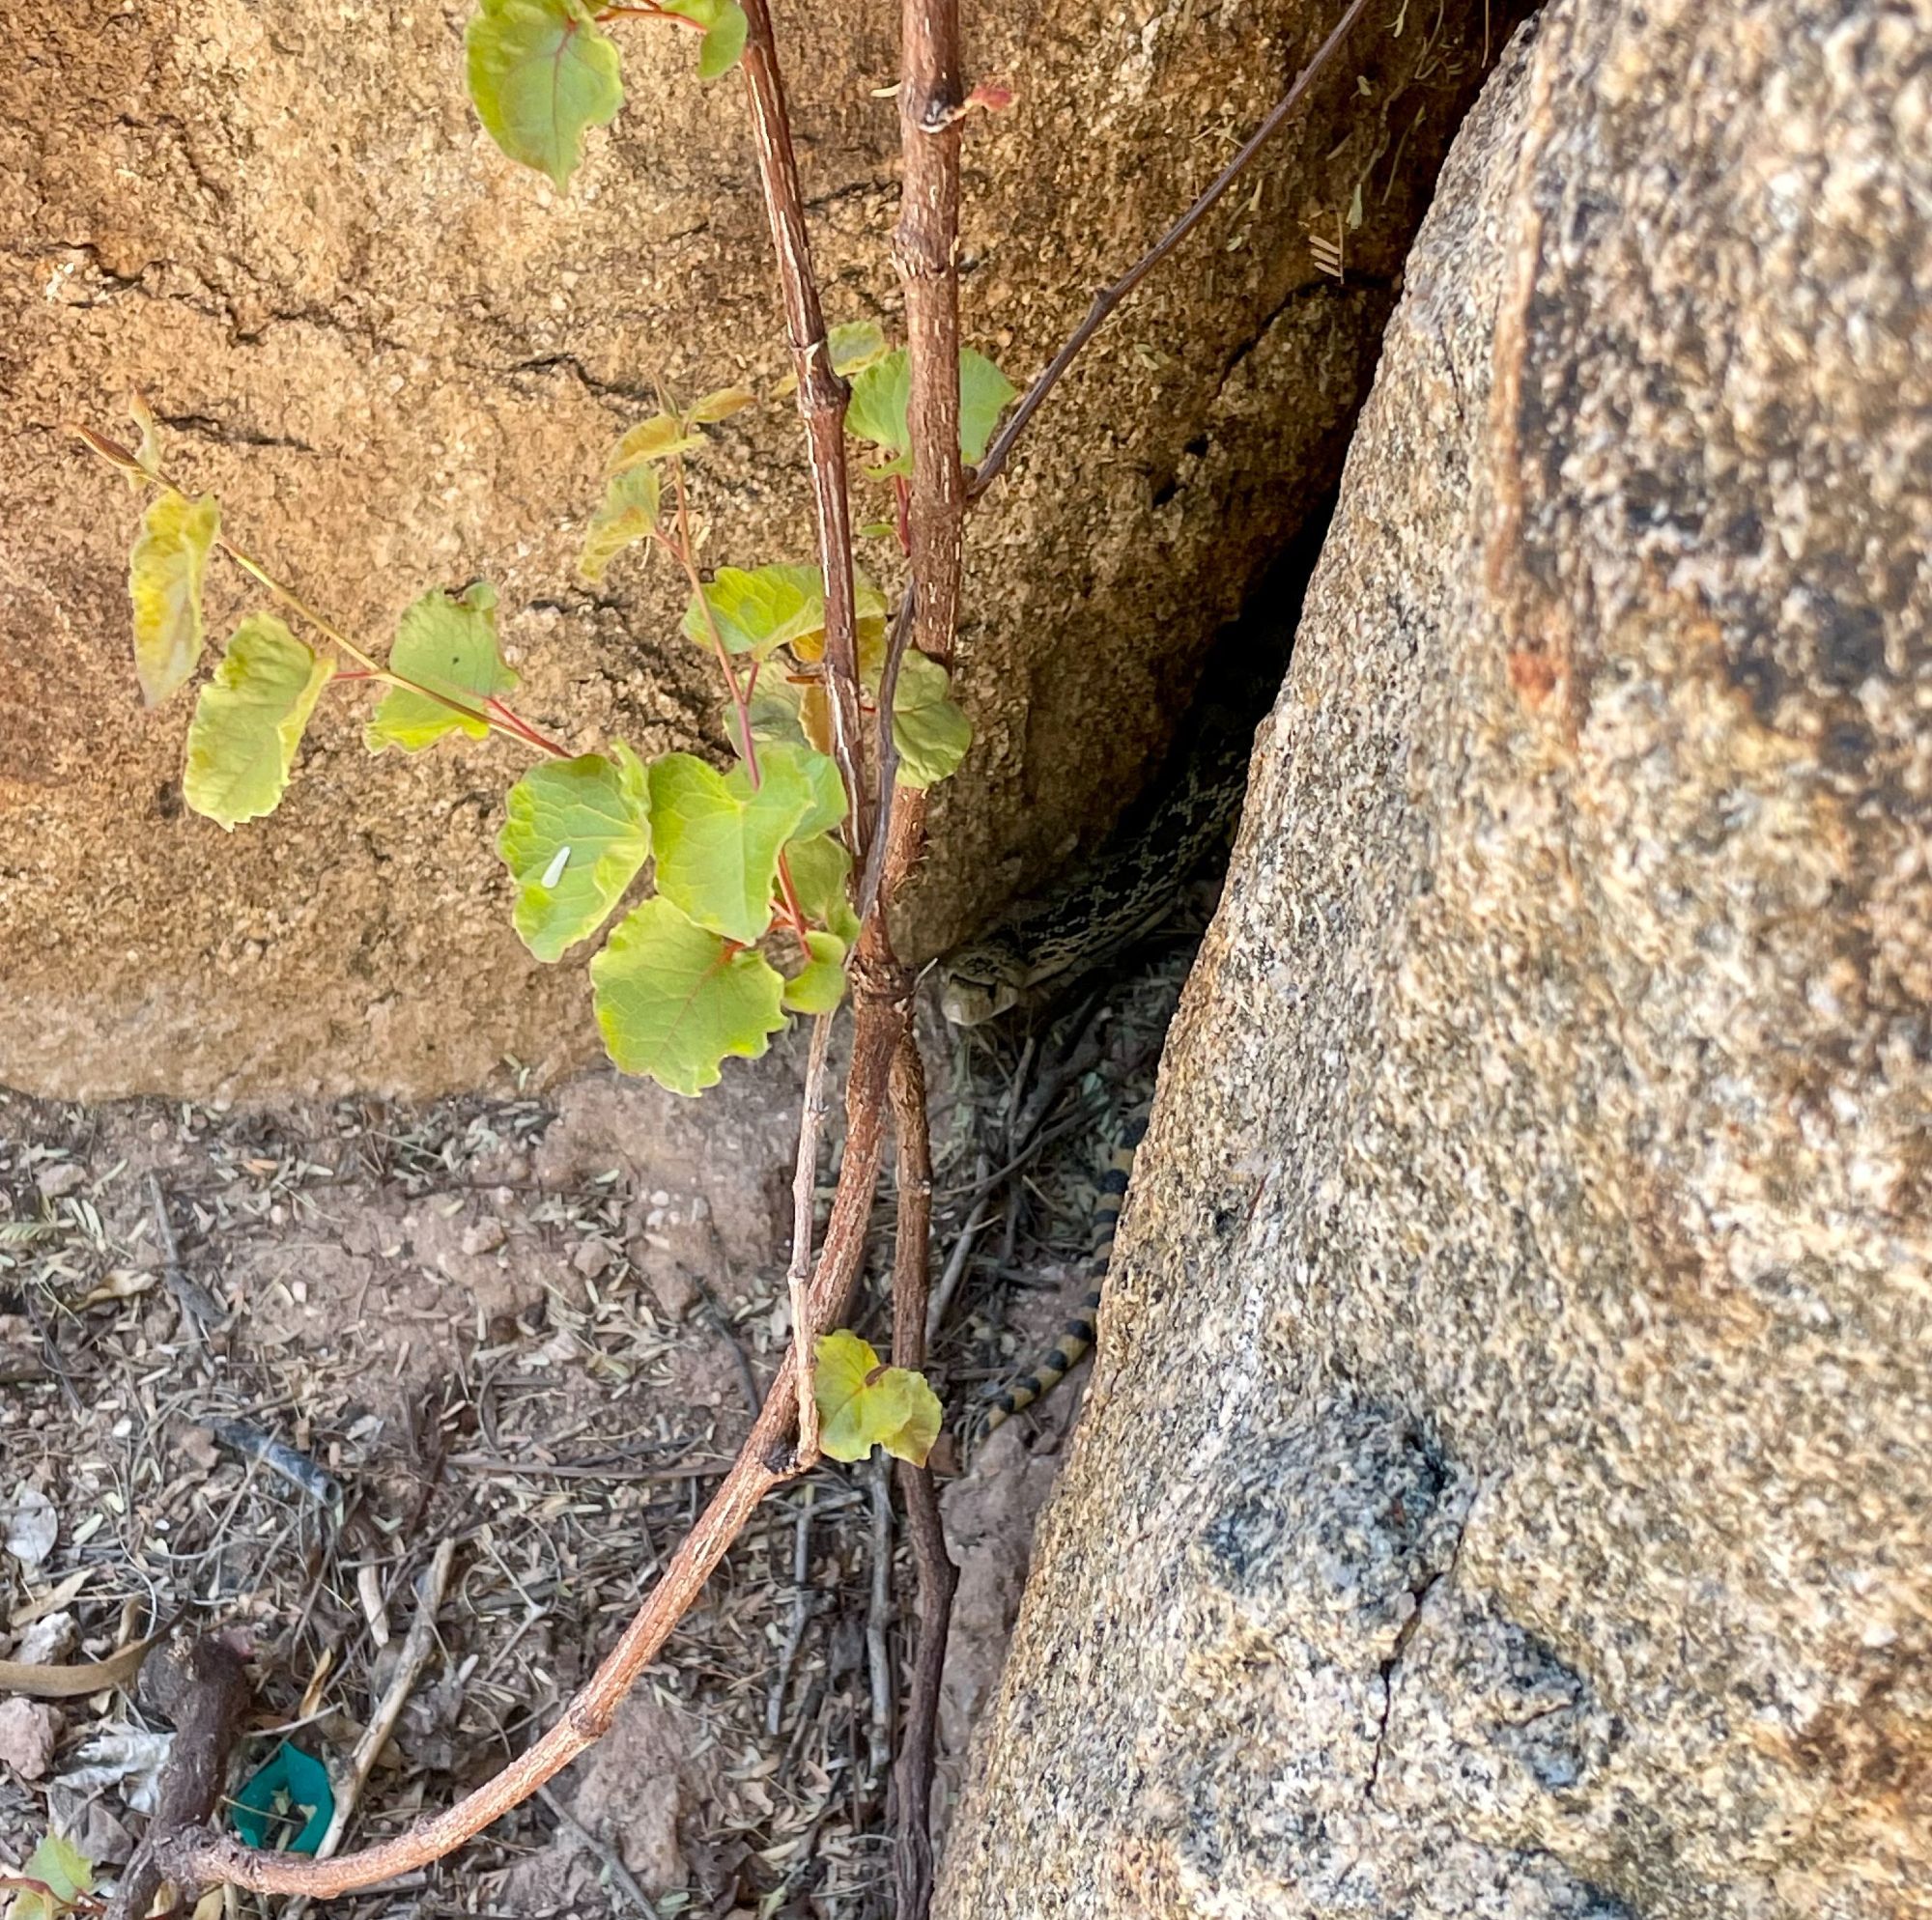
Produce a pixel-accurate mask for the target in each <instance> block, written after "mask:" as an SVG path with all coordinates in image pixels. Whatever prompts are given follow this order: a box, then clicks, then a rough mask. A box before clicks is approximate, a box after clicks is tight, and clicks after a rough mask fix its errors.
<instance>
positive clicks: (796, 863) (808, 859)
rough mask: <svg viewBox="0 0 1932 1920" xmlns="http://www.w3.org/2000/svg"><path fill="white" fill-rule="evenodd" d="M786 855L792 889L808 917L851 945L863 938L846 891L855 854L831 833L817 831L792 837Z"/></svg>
mask: <svg viewBox="0 0 1932 1920" xmlns="http://www.w3.org/2000/svg"><path fill="white" fill-rule="evenodd" d="M784 857H785V870H786V871H787V872H788V873H789V874H790V875H791V885H792V891H793V892H795V893H796V894H797V895H798V903H799V905H800V906H801V907H803V908H804V909H805V913H806V918H808V919H812V920H817V921H819V922H820V923H821V924H822V925H824V926H827V927H829V928H830V929H831V930H832V931H833V932H834V933H836V934H837V935H838V937H839V939H840V940H842V941H843V942H844V943H845V944H846V946H850V945H851V944H852V943H853V941H855V940H857V939H858V938H859V917H858V915H857V914H855V913H854V912H853V911H852V902H851V899H850V898H849V897H848V895H847V893H846V882H847V880H848V878H849V876H850V874H851V872H852V856H851V855H850V854H849V853H847V852H846V851H845V849H844V848H843V847H841V846H840V845H839V844H838V841H837V840H835V839H833V838H832V837H831V836H830V835H829V834H825V833H815V834H813V835H812V836H811V837H810V839H799V840H794V841H792V843H791V844H790V845H789V846H788V847H786V848H785V850H784Z"/></svg>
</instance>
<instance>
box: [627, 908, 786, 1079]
mask: <svg viewBox="0 0 1932 1920" xmlns="http://www.w3.org/2000/svg"><path fill="white" fill-rule="evenodd" d="M590 988H591V1000H592V1003H593V1005H594V1006H595V1008H596V1012H597V1025H598V1028H599V1029H600V1031H602V1032H603V1035H604V1045H605V1047H606V1049H607V1050H608V1051H609V1053H610V1055H611V1059H612V1060H613V1061H614V1062H615V1063H616V1065H617V1068H618V1070H619V1071H620V1072H623V1073H645V1074H649V1075H650V1077H651V1078H652V1079H653V1080H655V1081H656V1082H657V1083H658V1085H659V1086H660V1087H666V1088H668V1090H669V1091H670V1092H672V1093H684V1094H695V1093H697V1092H700V1091H701V1090H702V1089H703V1088H705V1087H715V1086H716V1085H717V1084H718V1080H719V1077H720V1068H721V1066H722V1063H723V1061H724V1059H725V1056H726V1055H735V1056H738V1057H740V1058H743V1059H756V1058H757V1056H758V1055H760V1054H762V1053H763V1052H764V1051H765V1050H766V1048H767V1047H769V1046H770V1045H771V1036H772V1035H773V1034H774V1033H776V1032H777V1031H779V1029H780V1028H781V1027H782V1026H783V1025H784V1013H783V1011H782V1009H781V1006H780V1003H779V1002H780V996H781V992H782V990H783V982H782V981H781V979H780V978H779V974H778V972H777V970H776V969H775V968H774V967H773V966H772V965H771V963H770V962H769V961H767V960H766V959H765V958H764V956H763V955H762V954H760V953H758V952H757V951H756V950H755V949H754V948H752V947H733V946H731V945H730V944H729V943H728V942H726V941H725V940H722V939H720V938H719V936H718V935H717V934H715V933H707V932H706V931H705V929H704V928H702V927H700V926H696V925H695V924H694V923H693V922H692V921H691V920H690V919H688V918H686V917H685V916H684V915H683V914H681V913H679V912H678V910H677V908H676V907H674V906H673V905H672V904H671V903H670V902H669V901H668V900H666V899H654V900H646V901H645V902H644V903H643V904H642V906H640V907H637V908H634V909H633V910H632V911H631V912H630V913H628V914H627V915H625V917H624V918H622V919H621V920H619V921H618V922H617V925H616V927H615V928H614V929H613V930H612V932H611V938H610V939H609V940H608V941H607V942H606V943H605V945H604V950H603V951H602V952H601V953H600V954H598V956H597V957H596V959H594V960H593V961H591V963H590Z"/></svg>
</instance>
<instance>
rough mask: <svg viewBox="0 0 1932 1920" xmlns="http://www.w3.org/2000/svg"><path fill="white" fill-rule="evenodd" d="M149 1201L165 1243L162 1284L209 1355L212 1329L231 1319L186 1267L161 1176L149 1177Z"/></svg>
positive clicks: (193, 1338) (156, 1225)
mask: <svg viewBox="0 0 1932 1920" xmlns="http://www.w3.org/2000/svg"><path fill="white" fill-rule="evenodd" d="M148 1198H149V1200H150V1201H151V1202H152V1203H153V1205H154V1209H155V1230H156V1233H158V1234H159V1235H160V1241H161V1258H162V1261H163V1265H162V1267H161V1284H162V1285H164V1286H165V1287H166V1288H167V1289H168V1291H169V1292H170V1293H171V1294H173V1295H174V1301H175V1305H176V1306H177V1307H179V1308H180V1309H181V1317H182V1325H183V1327H184V1328H185V1330H186V1332H187V1335H188V1337H189V1339H191V1340H192V1341H194V1343H195V1345H197V1346H198V1347H201V1348H202V1349H203V1350H204V1351H205V1350H206V1349H207V1346H208V1336H209V1331H210V1329H211V1328H214V1327H218V1326H220V1325H221V1324H222V1322H223V1321H224V1320H225V1319H226V1318H227V1317H228V1316H227V1315H226V1314H225V1313H222V1311H221V1309H220V1308H219V1307H218V1306H217V1305H216V1304H215V1302H214V1299H213V1295H211V1294H210V1293H209V1292H208V1291H207V1289H206V1288H205V1287H202V1286H199V1285H196V1284H195V1283H194V1282H193V1281H191V1280H190V1279H189V1278H188V1277H187V1269H186V1268H185V1267H184V1266H183V1265H182V1256H181V1243H180V1242H179V1241H178V1240H177V1239H176V1238H175V1228H174V1222H173V1221H171V1220H170V1219H169V1218H168V1197H167V1195H166V1194H164V1193H163V1192H162V1191H161V1180H160V1175H159V1174H158V1173H154V1172H150V1173H149V1175H148Z"/></svg>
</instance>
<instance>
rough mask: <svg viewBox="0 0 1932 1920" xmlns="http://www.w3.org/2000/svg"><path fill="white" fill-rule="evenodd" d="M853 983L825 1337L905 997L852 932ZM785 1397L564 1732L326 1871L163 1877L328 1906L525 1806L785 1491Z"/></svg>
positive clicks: (899, 980) (270, 1863) (226, 1840)
mask: <svg viewBox="0 0 1932 1920" xmlns="http://www.w3.org/2000/svg"><path fill="white" fill-rule="evenodd" d="M853 973H854V1000H853V1038H852V1067H851V1071H850V1073H849V1075H848V1077H847V1080H846V1100H845V1126H846V1134H845V1154H844V1158H843V1160H842V1161H841V1162H840V1165H839V1173H838V1192H837V1194H836V1195H835V1196H834V1198H833V1202H832V1218H831V1219H830V1221H828V1222H827V1224H826V1229H825V1243H824V1246H823V1248H822V1249H821V1250H820V1253H819V1256H818V1266H817V1270H816V1271H815V1272H814V1274H813V1275H812V1282H811V1289H810V1294H809V1295H808V1298H807V1303H806V1313H807V1317H808V1319H809V1321H810V1324H811V1325H813V1326H831V1325H834V1324H836V1323H837V1322H838V1320H839V1319H841V1318H842V1317H843V1316H844V1313H845V1309H846V1305H847V1303H848V1301H849V1300H850V1297H851V1292H852V1287H853V1285H854V1283H855V1282H856V1281H857V1279H858V1275H859V1267H860V1263H861V1261H862V1260H863V1258H864V1256H865V1251H866V1228H867V1222H868V1221H869V1220H870V1218H871V1212H872V1195H873V1190H874V1187H875V1185H876V1183H877V1179H878V1172H879V1161H880V1158H881V1156H882V1154H883V1152H884V1146H885V1114H886V1093H887V1085H888V1080H889V1077H890V1073H891V1068H892V1062H893V1059H894V1057H895V1054H896V1053H897V1051H898V1041H899V1035H900V1033H901V1032H902V1031H904V1026H905V1020H906V1009H907V1002H908V998H909V994H910V987H909V984H908V982H907V981H906V978H905V975H904V971H903V969H901V968H899V967H898V965H897V963H896V962H895V960H893V958H892V955H891V949H890V947H885V948H884V949H883V951H882V950H881V936H880V935H878V934H877V933H872V934H870V935H869V937H868V935H867V933H865V932H862V934H861V938H860V952H859V955H858V958H857V959H856V960H855V962H854V966H853ZM797 1385H798V1382H797V1377H796V1375H795V1373H794V1372H793V1370H792V1369H790V1368H784V1369H781V1371H780V1373H779V1376H778V1378H777V1379H776V1380H775V1381H774V1382H773V1385H772V1390H771V1392H770V1393H769V1394H768V1395H767V1396H766V1398H765V1403H764V1406H763V1407H762V1408H761V1409H760V1411H759V1414H758V1418H757V1421H756V1422H755V1424H754V1425H753V1428H752V1431H751V1433H750V1434H749V1435H748V1436H747V1438H746V1440H745V1443H744V1445H743V1446H742V1447H741V1448H740V1449H739V1452H738V1456H737V1458H736V1460H734V1461H733V1463H732V1466H731V1471H730V1472H729V1473H728V1474H727V1475H726V1476H725V1482H724V1483H723V1485H721V1486H720V1487H719V1489H718V1491H717V1492H716V1493H715V1494H713V1495H712V1497H711V1502H710V1505H709V1506H707V1507H706V1508H705V1510H704V1511H703V1512H702V1513H701V1514H699V1516H698V1518H697V1523H696V1525H695V1526H694V1527H693V1528H692V1530H691V1532H690V1533H689V1534H688V1535H687V1536H686V1537H685V1539H684V1540H683V1541H682V1542H681V1543H680V1545H679V1546H678V1549H677V1552H676V1553H675V1554H674V1555H672V1557H671V1562H670V1565H669V1566H668V1567H667V1568H666V1569H665V1571H664V1573H663V1575H662V1576H661V1577H660V1578H659V1581H658V1584H657V1585H656V1587H654V1588H653V1589H652V1590H651V1593H650V1595H648V1596H647V1598H646V1599H645V1601H644V1604H643V1605H642V1606H641V1607H640V1608H639V1610H638V1613H637V1615H636V1616H635V1618H633V1620H632V1621H631V1624H629V1625H628V1626H627V1627H626V1628H625V1629H624V1631H623V1634H622V1636H621V1637H620V1638H619V1639H618V1641H617V1644H616V1645H615V1646H614V1647H613V1648H611V1652H609V1653H607V1654H606V1655H605V1656H604V1659H603V1661H602V1663H601V1664H600V1665H599V1667H598V1669H597V1671H596V1672H595V1673H594V1674H593V1675H592V1676H591V1677H590V1679H589V1680H588V1681H587V1682H586V1683H585V1684H584V1685H583V1686H582V1688H581V1689H580V1690H579V1691H578V1693H577V1694H576V1695H575V1696H574V1697H573V1699H572V1700H571V1702H570V1704H569V1705H568V1706H567V1707H566V1708H564V1711H563V1716H562V1718H561V1719H559V1720H558V1721H557V1722H556V1724H555V1725H554V1726H553V1727H552V1728H551V1729H550V1730H549V1732H548V1733H546V1734H544V1735H543V1736H541V1737H540V1738H539V1739H538V1740H536V1741H535V1743H534V1744H533V1745H531V1746H529V1747H527V1748H526V1750H525V1751H524V1752H523V1753H522V1754H520V1755H518V1757H517V1758H516V1759H515V1760H514V1761H512V1762H511V1763H510V1765H508V1766H506V1767H505V1768H504V1769H503V1770H502V1772H500V1773H498V1774H497V1776H496V1777H495V1778H494V1779H492V1780H490V1781H487V1782H486V1783H485V1784H484V1785H483V1786H481V1787H479V1788H477V1789H476V1791H475V1792H474V1793H470V1794H469V1795H467V1796H466V1797H465V1798H463V1799H461V1800H459V1801H457V1803H456V1804H455V1805H454V1806H452V1807H448V1808H446V1809H444V1811H443V1812H441V1813H440V1814H435V1815H432V1816H430V1817H429V1818H427V1819H425V1820H422V1821H418V1822H417V1823H416V1824H415V1825H414V1826H412V1827H411V1828H410V1829H409V1830H408V1831H407V1832H405V1833H401V1834H398V1835H397V1836H396V1837H395V1838H394V1839H392V1840H386V1841H384V1842H382V1843H380V1844H379V1845H377V1846H374V1847H366V1848H364V1849H362V1850H361V1851H359V1852H356V1853H345V1854H343V1855H341V1856H340V1857H339V1858H337V1859H333V1860H310V1859H305V1858H303V1857H301V1856H299V1855H297V1854H291V1853H276V1852H267V1851H258V1850H256V1849H252V1848H247V1847H243V1846H242V1845H241V1842H239V1841H237V1840H235V1839H232V1838H230V1837H229V1836H227V1835H224V1834H220V1833H215V1832H213V1831H211V1830H210V1829H209V1828H207V1827H195V1828H191V1829H188V1830H186V1831H185V1832H181V1833H177V1834H174V1835H172V1836H170V1837H169V1838H168V1839H167V1840H166V1841H165V1842H164V1843H163V1845H162V1846H161V1847H160V1848H158V1849H156V1851H157V1857H158V1859H159V1863H160V1865H161V1868H162V1871H163V1872H164V1873H165V1875H166V1877H167V1878H169V1879H172V1880H174V1881H176V1882H177V1883H178V1884H180V1885H182V1886H185V1887H191V1888H199V1887H203V1886H207V1885H209V1884H211V1883H212V1882H213V1881H215V1880H228V1881H232V1882H233V1883H234V1884H235V1885H237V1886H243V1887H248V1888H250V1889H252V1890H253V1891H255V1892H257V1893H299V1894H307V1895H308V1896H309V1897H310V1898H311V1899H318V1900H321V1899H327V1898H328V1897H329V1896H331V1895H333V1894H338V1893H348V1892H351V1891H353V1890H354V1889H355V1888H357V1887H365V1886H374V1885H375V1884H376V1883H377V1882H378V1881H380V1880H386V1879H393V1878H395V1877H396V1876H397V1875H398V1874H407V1873H411V1872H412V1871H413V1870H414V1869H416V1868H418V1867H424V1866H427V1865H428V1864H429V1863H430V1862H431V1861H432V1860H436V1859H440V1858H441V1856H442V1855H443V1854H445V1853H447V1852H449V1851H450V1850H451V1849H454V1848H456V1847H459V1846H461V1845H462V1843H463V1842H464V1841H466V1840H469V1839H470V1838H472V1837H473V1836H474V1835H476V1834H478V1833H481V1832H482V1831H483V1829H484V1828H485V1827H486V1826H489V1825H490V1824H491V1823H492V1822H493V1821H497V1820H500V1819H501V1818H502V1816H503V1815H504V1814H506V1813H508V1812H509V1811H510V1809H511V1808H512V1807H515V1806H518V1805H521V1804H522V1802H523V1801H525V1800H526V1799H528V1798H529V1796H530V1795H531V1794H532V1793H535V1792H536V1790H537V1789H538V1788H539V1787H541V1786H543V1785H545V1784H546V1783H547V1782H549V1781H550V1780H552V1779H554V1777H555V1776H556V1775H557V1774H558V1773H559V1772H561V1771H562V1769H563V1768H564V1767H566V1766H568V1765H570V1763H571V1762H572V1761H573V1760H575V1759H576V1758H577V1757H578V1755H579V1754H581V1753H582V1752H583V1751H584V1750H585V1749H586V1748H587V1747H589V1746H591V1745H593V1744H594V1743H595V1742H596V1741H597V1740H598V1739H600V1738H602V1736H603V1735H604V1734H605V1732H606V1731H607V1729H608V1728H609V1727H610V1725H611V1717H612V1716H613V1715H614V1714H615V1712H616V1710H617V1707H618V1704H619V1703H620V1702H621V1701H622V1700H623V1698H624V1696H625V1694H626V1693H628V1692H629V1691H630V1689H631V1685H632V1683H633V1682H634V1681H635V1680H637V1678H638V1676H639V1674H640V1673H642V1672H643V1670H644V1668H645V1667H647V1666H648V1665H649V1664H650V1663H651V1662H652V1661H653V1660H654V1659H656V1658H657V1656H658V1654H659V1652H661V1651H662V1650H663V1647H664V1643H665V1642H666V1640H667V1639H668V1638H669V1636H670V1632H671V1629H672V1628H673V1627H674V1626H675V1625H676V1624H677V1623H678V1621H679V1620H681V1619H682V1618H683V1616H684V1614H685V1613H686V1612H687V1610H688V1609H689V1608H690V1606H691V1604H692V1602H693V1601H694V1600H695V1599H696V1597H697V1595H698V1593H699V1591H700V1590H701V1589H702V1587H703V1585H704V1583H705V1581H706V1580H707V1579H709V1578H710V1576H711V1573H712V1570H713V1569H714V1568H715V1567H717V1565H718V1563H719V1562H720V1561H721V1560H723V1559H724V1557H725V1553H726V1551H727V1550H728V1549H729V1548H730V1545H731V1543H732V1541H733V1540H735V1539H737V1538H738V1535H739V1534H740V1532H742V1531H743V1528H744V1525H745V1522H746V1521H747V1520H748V1519H749V1518H750V1517H751V1515H752V1513H753V1511H754V1510H755V1509H756V1507H757V1506H758V1503H759V1502H760V1501H761V1500H763V1499H764V1497H765V1496H766V1494H768V1493H769V1492H770V1491H771V1490H772V1488H773V1487H775V1486H778V1485H780V1484H781V1482H784V1481H785V1480H787V1479H789V1478H790V1477H791V1473H792V1464H791V1462H792V1448H791V1444H790V1440H791V1434H792V1429H793V1426H794V1424H795V1415H796V1413H797Z"/></svg>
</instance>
